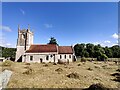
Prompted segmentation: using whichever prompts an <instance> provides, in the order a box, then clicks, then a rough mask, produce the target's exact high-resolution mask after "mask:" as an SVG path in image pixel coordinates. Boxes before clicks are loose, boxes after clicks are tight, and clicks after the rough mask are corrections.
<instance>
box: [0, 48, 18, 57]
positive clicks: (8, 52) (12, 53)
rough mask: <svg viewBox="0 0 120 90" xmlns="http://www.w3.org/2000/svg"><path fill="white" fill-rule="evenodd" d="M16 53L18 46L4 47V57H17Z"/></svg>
mask: <svg viewBox="0 0 120 90" xmlns="http://www.w3.org/2000/svg"><path fill="white" fill-rule="evenodd" d="M15 54H16V48H3V49H2V57H5V58H7V57H11V58H15Z"/></svg>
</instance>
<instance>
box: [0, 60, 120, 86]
mask: <svg viewBox="0 0 120 90" xmlns="http://www.w3.org/2000/svg"><path fill="white" fill-rule="evenodd" d="M0 64H1V65H0V67H1V70H2V71H4V70H11V71H12V72H13V73H12V76H11V78H10V80H9V82H8V84H7V87H6V88H88V87H89V86H90V85H92V84H94V83H102V84H103V85H104V86H105V87H107V88H117V87H118V84H119V82H120V80H117V78H116V77H117V75H118V74H119V71H120V70H119V69H118V64H116V63H115V62H113V61H109V62H103V61H92V62H91V61H86V62H80V61H79V60H78V61H76V62H73V63H69V64H57V65H56V64H53V63H47V64H45V63H23V62H19V63H18V62H11V61H8V63H5V62H0ZM118 76H119V75H118Z"/></svg>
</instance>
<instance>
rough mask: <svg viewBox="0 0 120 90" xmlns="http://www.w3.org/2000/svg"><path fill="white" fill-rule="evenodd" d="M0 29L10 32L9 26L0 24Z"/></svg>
mask: <svg viewBox="0 0 120 90" xmlns="http://www.w3.org/2000/svg"><path fill="white" fill-rule="evenodd" d="M0 30H4V31H7V32H11V31H12V29H11V28H10V27H8V26H2V25H0Z"/></svg>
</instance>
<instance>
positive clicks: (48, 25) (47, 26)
mask: <svg viewBox="0 0 120 90" xmlns="http://www.w3.org/2000/svg"><path fill="white" fill-rule="evenodd" d="M44 26H45V27H46V28H52V27H53V25H52V24H44Z"/></svg>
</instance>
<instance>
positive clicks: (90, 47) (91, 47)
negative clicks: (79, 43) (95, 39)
mask: <svg viewBox="0 0 120 90" xmlns="http://www.w3.org/2000/svg"><path fill="white" fill-rule="evenodd" d="M86 50H87V52H88V53H89V57H91V58H92V57H93V56H94V44H91V43H88V44H86Z"/></svg>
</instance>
